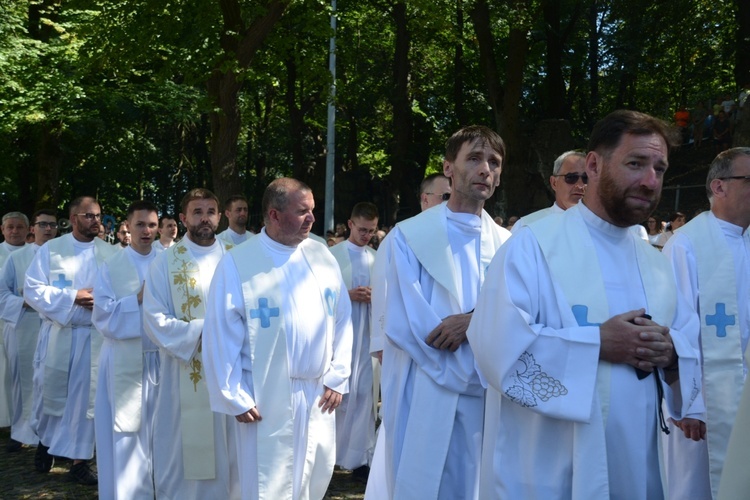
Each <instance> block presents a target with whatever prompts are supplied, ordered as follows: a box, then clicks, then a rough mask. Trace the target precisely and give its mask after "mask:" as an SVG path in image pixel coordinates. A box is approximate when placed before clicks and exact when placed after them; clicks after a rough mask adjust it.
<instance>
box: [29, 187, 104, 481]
mask: <svg viewBox="0 0 750 500" xmlns="http://www.w3.org/2000/svg"><path fill="white" fill-rule="evenodd" d="M101 221H102V211H101V207H100V206H99V202H97V201H96V199H95V198H92V197H89V196H82V197H79V198H76V199H74V200H73V201H72V202H71V203H70V222H71V226H72V229H73V231H72V232H71V233H69V234H66V235H65V236H62V237H61V238H55V239H52V240H50V241H48V242H47V243H45V244H44V245H43V246H42V247H41V248H40V249H39V251H37V253H36V255H35V256H34V259H33V260H32V261H31V264H30V265H29V269H28V271H27V272H26V280H25V282H24V287H23V297H24V300H25V301H26V302H27V303H28V304H29V305H30V306H31V307H33V308H34V309H36V310H37V311H38V312H39V314H40V315H41V316H42V328H41V330H40V331H39V337H40V338H39V342H38V346H39V349H38V351H37V356H36V359H37V360H38V364H37V365H36V366H35V367H34V368H35V375H34V379H35V384H34V390H35V396H34V397H35V398H36V397H41V398H42V404H41V405H39V407H40V410H39V411H38V413H36V414H35V415H34V419H35V421H36V422H37V423H38V428H37V433H38V435H39V441H40V442H39V446H38V447H37V452H36V457H35V459H34V465H35V467H36V468H37V470H39V471H40V472H49V470H50V469H51V468H52V463H53V459H52V456H61V457H67V458H70V459H71V460H73V465H72V466H71V468H70V476H71V479H72V480H74V481H77V482H78V483H80V484H85V485H95V484H97V476H96V473H94V472H93V471H92V470H91V468H90V467H89V461H90V460H91V458H92V457H93V456H94V420H93V418H92V417H93V412H92V413H91V414H88V413H89V409H92V410H93V395H94V391H92V390H91V383H92V379H91V360H92V359H95V357H96V356H98V353H99V347H100V346H101V336H100V335H91V331H92V328H93V326H92V324H91V311H92V309H93V307H94V297H93V295H92V288H93V286H94V282H95V280H96V275H97V272H98V269H99V266H100V265H101V263H102V262H103V261H104V260H105V259H106V258H107V257H109V256H110V255H112V254H113V253H114V252H116V251H117V249H116V247H114V246H112V245H109V244H107V243H105V242H104V241H102V240H101V239H99V238H97V235H98V234H99V225H100V224H101ZM95 383H96V382H95V380H94V384H95ZM37 390H38V391H41V392H39V393H36V391H37ZM36 407H37V405H35V408H36ZM89 415H91V416H89Z"/></svg>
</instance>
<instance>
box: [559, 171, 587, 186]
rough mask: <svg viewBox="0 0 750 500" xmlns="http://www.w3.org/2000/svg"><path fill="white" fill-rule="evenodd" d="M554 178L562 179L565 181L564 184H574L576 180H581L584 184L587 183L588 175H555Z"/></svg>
mask: <svg viewBox="0 0 750 500" xmlns="http://www.w3.org/2000/svg"><path fill="white" fill-rule="evenodd" d="M555 177H563V178H564V179H565V184H575V183H576V182H578V179H581V180H582V181H583V183H584V184H588V183H589V176H588V174H573V173H570V174H557V175H555Z"/></svg>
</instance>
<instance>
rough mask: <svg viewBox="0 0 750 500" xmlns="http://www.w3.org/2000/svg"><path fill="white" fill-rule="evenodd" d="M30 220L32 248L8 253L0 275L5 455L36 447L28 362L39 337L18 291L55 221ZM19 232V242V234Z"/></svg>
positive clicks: (45, 217) (48, 214) (45, 214)
mask: <svg viewBox="0 0 750 500" xmlns="http://www.w3.org/2000/svg"><path fill="white" fill-rule="evenodd" d="M21 215H23V214H21ZM25 218H26V216H25V215H23V218H20V217H19V218H17V220H18V222H17V223H18V224H20V225H21V226H25V227H27V228H28V224H26V223H25ZM32 220H33V221H34V222H33V224H32V225H31V234H32V235H33V236H34V238H35V242H36V244H31V245H25V246H22V247H20V250H18V251H17V252H12V253H11V254H10V255H9V256H8V258H7V260H6V261H5V264H4V265H3V267H2V271H0V318H1V319H2V322H4V323H5V328H4V336H3V341H4V342H5V344H4V345H5V349H6V354H7V356H8V358H7V359H8V374H9V376H10V396H11V400H12V404H11V415H10V417H11V421H10V427H11V429H10V442H9V443H8V446H7V448H6V449H7V451H9V452H12V451H18V450H19V449H21V445H22V444H27V445H30V446H36V444H37V442H38V441H39V439H38V438H37V436H36V433H35V432H34V430H33V429H31V426H30V424H29V418H28V416H29V413H30V410H31V374H32V361H33V357H34V350H35V349H36V338H37V334H38V333H39V315H38V314H36V313H35V312H33V311H29V307H28V305H26V304H24V301H23V297H22V296H21V290H22V289H23V279H24V275H25V273H26V268H28V267H29V263H30V262H31V259H32V258H33V257H34V254H35V253H36V251H37V250H38V249H39V246H40V245H42V244H44V243H45V242H46V241H48V240H50V239H52V238H54V237H55V235H56V234H57V219H56V218H55V213H54V211H48V210H42V211H38V212H36V213H35V214H34V217H33V219H32ZM50 225H51V227H50ZM19 229H21V230H20V232H19V239H20V234H21V233H22V232H23V230H22V228H19ZM6 241H7V240H6ZM2 322H0V323H2Z"/></svg>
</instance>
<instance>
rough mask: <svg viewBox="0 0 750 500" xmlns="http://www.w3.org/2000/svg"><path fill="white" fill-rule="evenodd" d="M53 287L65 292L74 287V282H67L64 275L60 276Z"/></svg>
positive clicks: (53, 283)
mask: <svg viewBox="0 0 750 500" xmlns="http://www.w3.org/2000/svg"><path fill="white" fill-rule="evenodd" d="M52 286H54V287H56V288H59V289H60V290H64V289H65V288H68V287H69V286H73V282H72V281H68V280H66V279H65V275H64V274H58V275H57V281H53V282H52Z"/></svg>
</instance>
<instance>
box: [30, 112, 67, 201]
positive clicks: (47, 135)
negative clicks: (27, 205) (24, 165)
mask: <svg viewBox="0 0 750 500" xmlns="http://www.w3.org/2000/svg"><path fill="white" fill-rule="evenodd" d="M61 129H62V123H55V124H51V123H44V124H43V125H42V131H41V137H40V139H39V151H38V154H37V159H38V165H39V167H38V177H37V193H36V209H37V210H38V209H40V208H50V207H55V206H57V204H58V202H59V201H60V200H59V198H58V197H59V188H60V170H61V168H62V150H61V148H60V131H61Z"/></svg>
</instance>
